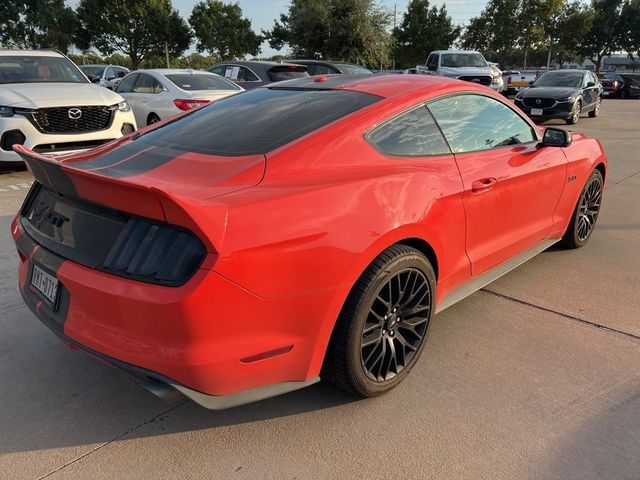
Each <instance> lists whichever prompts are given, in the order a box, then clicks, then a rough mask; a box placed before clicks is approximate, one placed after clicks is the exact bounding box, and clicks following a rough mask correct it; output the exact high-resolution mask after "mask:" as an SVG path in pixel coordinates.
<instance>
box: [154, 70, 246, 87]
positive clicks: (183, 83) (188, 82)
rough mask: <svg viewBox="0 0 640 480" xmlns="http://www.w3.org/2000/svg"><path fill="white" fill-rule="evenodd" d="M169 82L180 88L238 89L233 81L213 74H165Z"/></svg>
mask: <svg viewBox="0 0 640 480" xmlns="http://www.w3.org/2000/svg"><path fill="white" fill-rule="evenodd" d="M165 76H166V77H167V78H168V79H169V80H170V81H171V83H173V84H174V85H175V86H176V87H178V88H181V89H182V90H187V91H192V90H240V87H238V86H237V85H236V84H235V83H233V82H230V81H229V80H227V79H225V78H222V77H219V76H217V75H213V74H204V73H197V74H190V73H177V74H173V75H165Z"/></svg>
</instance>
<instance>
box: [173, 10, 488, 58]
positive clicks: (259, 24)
mask: <svg viewBox="0 0 640 480" xmlns="http://www.w3.org/2000/svg"><path fill="white" fill-rule="evenodd" d="M172 1H173V6H174V7H176V8H177V9H178V10H179V11H180V14H181V15H182V17H183V18H185V19H187V18H189V15H191V9H192V8H193V6H194V5H195V4H196V3H197V2H198V0H172ZM237 1H238V3H239V4H240V7H241V8H242V12H243V14H244V16H245V17H247V18H249V19H250V20H251V25H252V27H253V29H254V30H255V31H256V32H260V30H262V29H264V30H267V29H269V28H271V27H272V26H273V21H274V20H275V19H277V18H279V17H280V14H281V13H284V12H286V10H287V7H288V6H289V3H290V2H289V0H237ZM486 2H487V0H449V1H445V2H443V1H442V0H433V1H432V2H431V3H432V4H433V5H437V6H440V5H441V4H442V3H446V5H447V10H448V11H449V15H451V17H452V18H453V22H454V23H456V24H459V25H466V24H467V23H468V21H469V19H470V18H471V17H475V16H477V15H478V14H479V13H480V11H481V10H482V9H483V8H484V6H485V4H486ZM227 3H233V2H231V1H228V2H227ZM380 3H382V4H383V5H386V6H387V7H389V8H391V9H393V7H394V5H396V6H397V21H398V23H399V22H400V21H401V20H402V14H403V13H404V12H405V10H406V9H407V4H408V3H409V0H381V1H380ZM276 53H284V52H278V51H275V50H273V49H271V48H269V45H267V44H266V43H265V44H264V45H263V46H262V53H261V55H262V56H265V57H268V56H271V55H275V54H276Z"/></svg>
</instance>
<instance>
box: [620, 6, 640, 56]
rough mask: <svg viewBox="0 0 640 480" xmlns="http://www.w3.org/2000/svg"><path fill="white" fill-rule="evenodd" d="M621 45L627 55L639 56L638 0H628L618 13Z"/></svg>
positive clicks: (639, 9)
mask: <svg viewBox="0 0 640 480" xmlns="http://www.w3.org/2000/svg"><path fill="white" fill-rule="evenodd" d="M620 39H621V42H620V43H621V46H622V47H623V48H624V49H625V50H626V51H627V53H628V54H629V56H630V57H631V58H633V56H634V55H635V56H640V0H630V1H628V2H626V3H625V4H624V6H623V7H622V12H621V14H620Z"/></svg>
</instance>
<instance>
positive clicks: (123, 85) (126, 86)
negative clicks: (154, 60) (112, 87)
mask: <svg viewBox="0 0 640 480" xmlns="http://www.w3.org/2000/svg"><path fill="white" fill-rule="evenodd" d="M137 78H138V74H137V73H134V74H133V75H129V76H128V77H126V78H124V79H123V80H122V81H121V82H120V83H119V84H118V87H117V88H116V92H118V93H131V92H133V86H134V85H135V83H136V79H137Z"/></svg>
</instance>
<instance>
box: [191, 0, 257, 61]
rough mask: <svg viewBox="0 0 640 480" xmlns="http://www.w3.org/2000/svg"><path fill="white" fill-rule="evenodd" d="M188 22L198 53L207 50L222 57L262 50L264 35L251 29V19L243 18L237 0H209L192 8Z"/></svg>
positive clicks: (227, 57)
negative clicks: (226, 0)
mask: <svg viewBox="0 0 640 480" xmlns="http://www.w3.org/2000/svg"><path fill="white" fill-rule="evenodd" d="M189 23H190V24H191V27H192V28H193V30H194V32H195V37H196V39H197V44H196V48H197V49H198V51H199V52H204V51H207V52H209V53H210V54H211V55H216V56H218V57H220V58H221V59H222V60H232V59H234V58H242V57H244V56H245V55H247V54H251V55H257V54H258V53H260V44H261V43H262V37H260V36H259V35H257V34H256V33H255V32H254V31H253V30H252V29H251V20H249V19H248V18H243V17H242V9H241V8H240V5H238V4H237V3H234V4H226V3H223V2H221V1H219V0H207V1H206V2H200V3H197V4H196V5H195V7H193V11H192V12H191V16H190V17H189Z"/></svg>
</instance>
